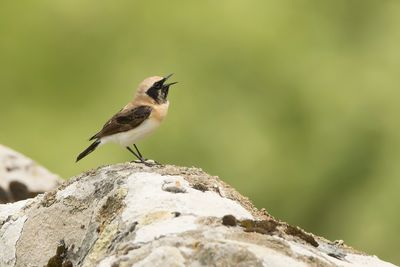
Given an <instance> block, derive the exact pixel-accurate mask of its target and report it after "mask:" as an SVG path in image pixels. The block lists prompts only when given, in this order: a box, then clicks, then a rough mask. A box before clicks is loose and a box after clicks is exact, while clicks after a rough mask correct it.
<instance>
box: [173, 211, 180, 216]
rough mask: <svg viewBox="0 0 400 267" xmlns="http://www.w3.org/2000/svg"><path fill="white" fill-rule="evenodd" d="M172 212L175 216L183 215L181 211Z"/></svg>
mask: <svg viewBox="0 0 400 267" xmlns="http://www.w3.org/2000/svg"><path fill="white" fill-rule="evenodd" d="M172 214H173V215H174V216H175V217H179V216H181V213H180V212H179V211H174V212H172Z"/></svg>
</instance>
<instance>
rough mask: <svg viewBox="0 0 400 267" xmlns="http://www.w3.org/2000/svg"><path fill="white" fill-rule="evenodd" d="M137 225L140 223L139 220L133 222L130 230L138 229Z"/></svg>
mask: <svg viewBox="0 0 400 267" xmlns="http://www.w3.org/2000/svg"><path fill="white" fill-rule="evenodd" d="M136 225H138V222H133V223H132V224H131V226H130V227H129V232H133V231H135V229H136Z"/></svg>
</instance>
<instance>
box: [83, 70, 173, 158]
mask: <svg viewBox="0 0 400 267" xmlns="http://www.w3.org/2000/svg"><path fill="white" fill-rule="evenodd" d="M171 76H172V74H171V75H168V76H166V77H165V78H164V77H159V76H153V77H149V78H147V79H145V80H144V81H143V82H142V83H141V84H139V87H138V89H137V91H136V95H135V97H134V98H133V100H132V101H131V102H129V103H128V104H127V105H126V106H125V107H124V108H123V109H121V110H120V111H119V112H118V113H117V114H115V115H114V116H113V117H112V118H111V119H110V120H109V121H107V122H106V124H104V126H103V129H101V130H100V132H98V133H97V134H95V135H94V136H92V137H91V138H90V139H89V140H95V141H94V142H93V143H92V144H91V145H90V146H89V147H88V148H86V149H85V150H84V151H83V152H82V153H81V154H79V156H78V157H77V159H76V161H79V160H81V159H82V158H84V157H85V156H87V155H88V154H89V153H91V152H93V151H94V150H95V149H96V148H97V147H98V146H99V145H103V144H106V143H108V142H114V143H117V144H120V145H121V146H124V147H126V148H127V149H128V150H129V151H130V152H131V153H132V154H133V155H135V156H136V157H137V158H138V159H139V160H140V161H141V162H142V163H145V164H146V160H145V159H144V158H143V156H142V154H141V153H140V152H139V149H138V148H137V146H136V142H138V141H140V140H141V139H143V138H144V137H146V136H147V135H148V134H150V133H151V132H153V131H154V130H155V129H157V128H158V126H160V123H161V121H162V120H163V119H164V118H165V116H166V115H167V112H168V106H169V101H168V100H167V96H168V90H169V87H170V86H171V85H173V84H175V83H176V82H172V83H165V82H166V80H167V79H168V78H169V77H171ZM132 144H133V146H134V147H135V149H136V152H137V153H135V152H134V151H133V150H132V149H131V148H130V147H129V146H130V145H132Z"/></svg>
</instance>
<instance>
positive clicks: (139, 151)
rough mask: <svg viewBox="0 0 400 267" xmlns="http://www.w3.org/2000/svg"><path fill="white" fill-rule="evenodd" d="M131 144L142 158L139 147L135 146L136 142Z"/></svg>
mask: <svg viewBox="0 0 400 267" xmlns="http://www.w3.org/2000/svg"><path fill="white" fill-rule="evenodd" d="M133 146H134V147H135V149H136V152H137V153H138V154H139V156H140V157H141V158H142V159H143V156H142V153H140V151H139V149H138V148H137V146H136V144H133Z"/></svg>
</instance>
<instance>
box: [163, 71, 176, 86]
mask: <svg viewBox="0 0 400 267" xmlns="http://www.w3.org/2000/svg"><path fill="white" fill-rule="evenodd" d="M172 75H174V74H173V73H171V74H170V75H167V76H165V77H164V79H163V83H164V82H165V81H167V80H168V79H169V78H170V77H171V76H172ZM176 83H178V82H172V83H166V84H163V87H164V88H166V87H170V86H171V85H174V84H176Z"/></svg>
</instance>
